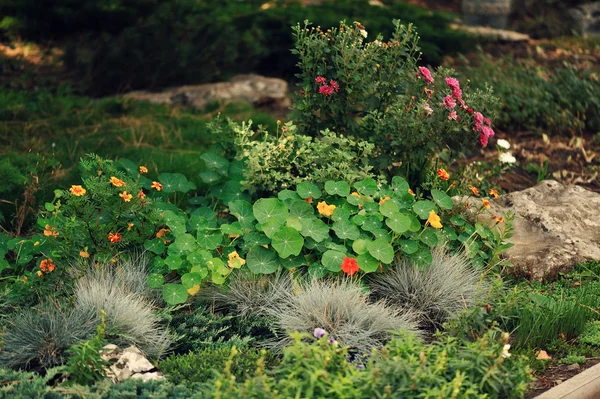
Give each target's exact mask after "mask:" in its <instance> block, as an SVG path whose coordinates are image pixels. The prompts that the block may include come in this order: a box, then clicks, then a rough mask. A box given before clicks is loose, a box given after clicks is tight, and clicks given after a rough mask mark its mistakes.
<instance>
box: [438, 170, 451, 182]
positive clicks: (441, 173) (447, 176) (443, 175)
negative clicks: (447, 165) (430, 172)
mask: <svg viewBox="0 0 600 399" xmlns="http://www.w3.org/2000/svg"><path fill="white" fill-rule="evenodd" d="M437 175H438V177H439V178H440V179H442V180H448V179H450V174H449V173H448V172H447V171H446V169H442V168H440V169H438V170H437Z"/></svg>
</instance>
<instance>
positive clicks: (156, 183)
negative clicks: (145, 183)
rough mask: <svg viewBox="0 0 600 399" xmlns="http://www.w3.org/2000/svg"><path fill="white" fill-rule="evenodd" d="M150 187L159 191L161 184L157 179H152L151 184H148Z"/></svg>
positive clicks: (161, 187)
mask: <svg viewBox="0 0 600 399" xmlns="http://www.w3.org/2000/svg"><path fill="white" fill-rule="evenodd" d="M150 187H152V188H154V189H156V191H160V190H162V189H163V185H162V184H160V183H159V182H157V181H153V182H152V184H151V185H150Z"/></svg>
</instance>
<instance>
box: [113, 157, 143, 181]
mask: <svg viewBox="0 0 600 399" xmlns="http://www.w3.org/2000/svg"><path fill="white" fill-rule="evenodd" d="M115 164H116V165H117V166H120V167H121V168H122V169H123V170H124V171H125V172H127V174H128V175H129V176H130V177H133V178H136V177H137V176H138V175H139V174H140V169H139V167H138V166H137V164H136V163H135V162H133V161H130V160H129V159H127V158H121V159H119V160H118V161H117V162H115Z"/></svg>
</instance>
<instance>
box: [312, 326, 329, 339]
mask: <svg viewBox="0 0 600 399" xmlns="http://www.w3.org/2000/svg"><path fill="white" fill-rule="evenodd" d="M325 334H327V331H325V330H323V329H322V328H315V331H314V332H313V335H314V336H315V338H316V339H319V338H321V337H324V336H325Z"/></svg>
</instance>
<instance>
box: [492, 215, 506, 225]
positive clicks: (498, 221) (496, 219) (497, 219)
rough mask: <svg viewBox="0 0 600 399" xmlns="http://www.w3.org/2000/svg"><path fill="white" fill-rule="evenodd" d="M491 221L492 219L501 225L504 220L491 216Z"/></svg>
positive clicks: (500, 217)
mask: <svg viewBox="0 0 600 399" xmlns="http://www.w3.org/2000/svg"><path fill="white" fill-rule="evenodd" d="M492 219H494V220H495V221H496V223H502V222H503V221H504V219H502V216H496V215H492Z"/></svg>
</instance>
